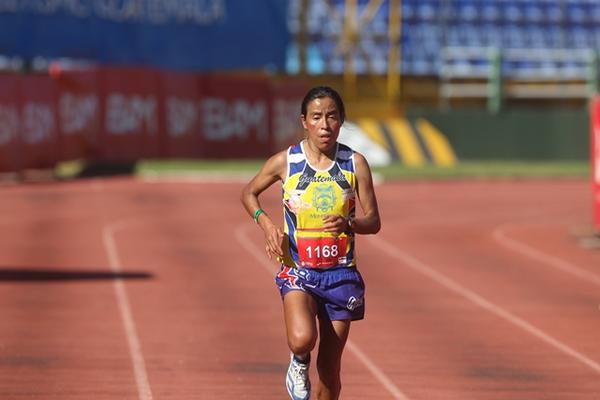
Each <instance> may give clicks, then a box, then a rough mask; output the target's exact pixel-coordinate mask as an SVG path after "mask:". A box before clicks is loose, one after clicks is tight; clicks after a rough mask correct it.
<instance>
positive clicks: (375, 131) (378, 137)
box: [357, 118, 390, 151]
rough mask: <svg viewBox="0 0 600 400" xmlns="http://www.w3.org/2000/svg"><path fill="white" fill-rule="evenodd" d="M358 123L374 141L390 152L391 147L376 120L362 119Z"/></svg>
mask: <svg viewBox="0 0 600 400" xmlns="http://www.w3.org/2000/svg"><path fill="white" fill-rule="evenodd" d="M357 123H358V125H360V127H361V128H362V129H363V130H364V131H365V133H366V134H367V136H369V138H370V139H371V140H372V141H374V142H375V143H377V144H378V145H380V146H381V147H383V148H384V149H386V150H387V151H389V150H390V145H389V144H388V142H387V140H385V137H384V136H383V132H381V128H380V127H379V123H378V122H377V120H376V119H372V118H361V119H359V120H357Z"/></svg>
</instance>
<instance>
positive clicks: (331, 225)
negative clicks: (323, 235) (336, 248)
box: [323, 215, 348, 236]
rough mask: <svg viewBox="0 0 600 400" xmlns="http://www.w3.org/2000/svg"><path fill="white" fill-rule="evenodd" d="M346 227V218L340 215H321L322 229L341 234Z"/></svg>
mask: <svg viewBox="0 0 600 400" xmlns="http://www.w3.org/2000/svg"><path fill="white" fill-rule="evenodd" d="M347 228H348V220H347V219H346V218H344V217H342V216H341V215H326V216H324V217H323V231H324V232H331V233H333V234H335V235H336V236H338V235H341V234H342V233H344V232H345V231H346V229H347Z"/></svg>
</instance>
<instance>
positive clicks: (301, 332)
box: [288, 328, 317, 354]
mask: <svg viewBox="0 0 600 400" xmlns="http://www.w3.org/2000/svg"><path fill="white" fill-rule="evenodd" d="M316 342H317V336H316V335H315V334H314V333H313V332H311V330H310V329H301V328H298V329H294V330H292V331H291V332H289V333H288V346H289V347H290V350H291V351H292V353H294V354H306V353H309V352H310V351H311V350H312V349H313V348H314V347H315V343H316Z"/></svg>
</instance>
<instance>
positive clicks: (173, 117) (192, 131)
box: [160, 73, 203, 158]
mask: <svg viewBox="0 0 600 400" xmlns="http://www.w3.org/2000/svg"><path fill="white" fill-rule="evenodd" d="M201 82H202V77H201V76H199V75H198V74H183V73H164V74H163V76H162V98H163V101H162V102H161V112H160V114H161V115H162V116H163V120H164V122H163V124H162V126H164V129H162V130H161V132H163V134H164V137H165V140H164V142H163V143H164V144H165V145H164V147H165V152H166V156H167V157H173V158H195V157H199V156H200V155H201V154H202V146H203V139H202V132H201V128H202V126H201V120H200V115H201V114H200V112H201V110H200V96H201V94H200V90H201V86H202V83H201Z"/></svg>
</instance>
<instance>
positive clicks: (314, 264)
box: [298, 237, 348, 268]
mask: <svg viewBox="0 0 600 400" xmlns="http://www.w3.org/2000/svg"><path fill="white" fill-rule="evenodd" d="M347 244H348V238H347V237H317V238H298V256H299V259H300V266H302V267H306V268H329V267H334V266H337V265H340V264H345V263H346V247H347Z"/></svg>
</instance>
